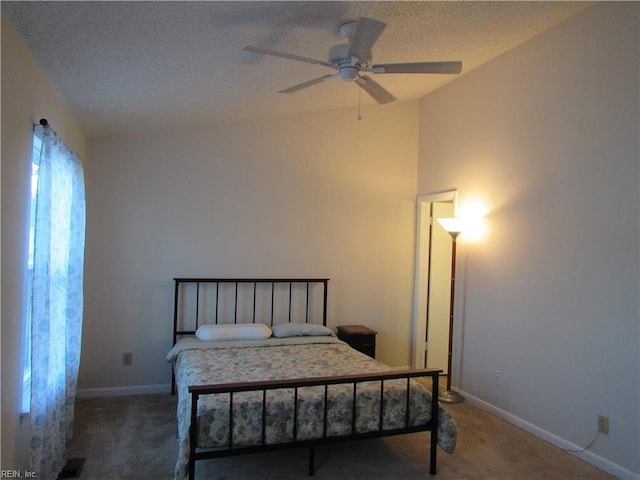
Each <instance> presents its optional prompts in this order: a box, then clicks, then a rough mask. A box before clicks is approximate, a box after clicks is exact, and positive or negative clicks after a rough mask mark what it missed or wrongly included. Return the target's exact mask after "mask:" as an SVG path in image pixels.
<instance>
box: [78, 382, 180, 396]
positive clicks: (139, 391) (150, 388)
mask: <svg viewBox="0 0 640 480" xmlns="http://www.w3.org/2000/svg"><path fill="white" fill-rule="evenodd" d="M170 392H171V385H170V384H168V383H166V384H165V383H163V384H159V385H138V386H133V387H108V388H79V389H78V390H77V392H76V396H77V397H78V398H95V397H119V396H123V395H148V394H151V393H170Z"/></svg>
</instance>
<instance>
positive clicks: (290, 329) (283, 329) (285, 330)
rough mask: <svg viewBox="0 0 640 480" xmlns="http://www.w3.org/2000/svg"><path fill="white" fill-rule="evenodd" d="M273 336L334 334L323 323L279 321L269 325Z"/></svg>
mask: <svg viewBox="0 0 640 480" xmlns="http://www.w3.org/2000/svg"><path fill="white" fill-rule="evenodd" d="M271 330H272V331H273V336H274V337H280V338H282V337H318V336H329V335H331V336H335V335H334V334H333V331H332V330H331V329H329V328H327V327H325V326H323V325H314V324H313V323H280V324H278V325H274V326H273V327H271Z"/></svg>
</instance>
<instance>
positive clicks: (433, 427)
mask: <svg viewBox="0 0 640 480" xmlns="http://www.w3.org/2000/svg"><path fill="white" fill-rule="evenodd" d="M174 281H175V303H174V328H173V332H174V333H173V340H174V344H175V343H176V341H177V338H178V337H179V336H184V335H193V334H194V333H195V329H194V330H191V329H186V330H183V329H181V327H180V326H179V320H180V316H181V315H180V313H181V312H180V308H181V303H180V300H181V296H180V286H181V285H183V284H195V286H196V292H195V302H196V305H195V307H194V311H195V325H196V329H197V327H198V325H199V324H200V317H199V316H200V304H199V302H200V286H201V284H214V285H215V307H214V311H215V313H214V317H215V318H214V322H213V323H218V309H219V303H218V301H219V295H218V294H219V287H220V284H231V285H235V292H234V304H235V305H234V314H233V316H234V318H233V323H249V322H255V321H256V290H257V285H259V284H261V285H262V284H267V285H268V284H271V316H270V322H271V325H273V322H274V302H275V293H274V290H275V288H276V287H275V286H276V284H285V285H286V284H288V285H289V307H288V310H289V318H288V321H289V322H291V321H292V316H291V315H292V307H291V305H292V303H291V302H292V298H293V295H294V294H293V287H292V286H293V285H294V284H302V285H306V300H305V302H306V303H305V311H306V314H305V322H308V321H309V320H310V318H309V316H310V299H309V291H310V286H311V285H314V284H320V285H321V286H322V288H323V290H322V305H321V306H320V311H321V318H322V324H323V325H325V326H326V322H327V286H328V281H329V279H327V278H315V279H314V278H278V279H276V278H263V279H259V278H175V279H174ZM239 284H253V308H252V310H253V313H252V315H251V317H252V318H251V319H250V320H248V319H245V321H241V322H238V316H237V315H238V285H239ZM208 323H212V322H208ZM441 372H442V370H437V369H420V370H404V371H392V372H384V373H374V374H361V375H341V376H332V377H315V378H301V379H284V380H273V381H261V382H240V383H230V384H220V385H191V386H189V394H190V395H191V424H190V427H189V438H190V449H191V450H190V455H189V464H188V468H189V478H190V479H191V480H193V479H195V462H196V461H197V460H203V459H210V458H219V457H225V456H234V455H243V454H249V453H257V452H263V451H269V450H277V449H284V448H302V447H305V448H308V449H309V463H308V467H309V468H308V473H309V475H310V476H312V475H313V474H314V471H315V466H314V461H315V447H316V446H318V445H323V444H328V443H335V442H341V441H350V440H357V439H366V438H375V437H385V436H392V435H400V434H406V433H415V432H421V431H428V432H430V437H431V438H430V448H429V473H430V474H431V475H434V474H435V473H436V460H437V440H438V438H437V437H438V435H437V430H438V418H439V417H438V378H439V375H440V373H441ZM173 375H175V374H173ZM416 377H430V378H431V382H432V390H431V404H430V412H431V418H430V420H429V421H428V422H427V423H426V424H424V425H418V426H411V425H409V417H410V411H409V394H410V381H411V379H412V378H416ZM397 379H406V382H407V386H406V418H405V426H404V427H400V428H394V429H389V430H384V429H383V416H384V411H383V408H380V411H379V418H378V429H377V430H375V431H371V432H366V433H358V432H356V428H355V426H356V391H357V385H358V383H362V382H375V381H378V382H380V405H383V400H384V393H385V392H384V383H385V381H388V380H397ZM338 384H352V385H353V399H352V402H353V403H352V412H353V416H352V425H351V433H349V434H346V435H340V436H327V420H328V416H327V404H328V402H327V396H328V387H329V385H338ZM312 386H315V387H324V395H325V398H324V412H323V418H324V421H323V423H324V425H323V436H322V437H321V438H317V439H312V440H298V439H297V438H296V435H297V420H298V419H297V406H298V405H297V403H298V402H297V399H298V389H299V388H303V387H312ZM281 388H290V389H293V391H294V399H293V400H294V401H293V405H294V407H293V408H294V413H293V418H294V424H293V439H292V441H290V442H286V443H278V444H268V443H266V438H265V432H266V426H265V425H266V394H267V391H269V390H275V389H281ZM248 391H257V392H262V396H263V400H262V405H263V414H262V441H261V443H260V444H259V445H253V446H234V445H233V433H232V432H233V415H232V411H233V400H234V398H233V397H234V393H237V392H248ZM174 392H175V376H173V377H172V393H174ZM221 393H224V394H227V393H228V394H229V396H230V402H229V409H230V410H229V419H230V422H231V424H230V425H229V443H228V445H226V446H224V447H220V448H216V449H209V450H202V449H198V448H197V436H198V430H197V428H198V422H197V411H198V400H199V398H200V396H202V395H209V394H221Z"/></svg>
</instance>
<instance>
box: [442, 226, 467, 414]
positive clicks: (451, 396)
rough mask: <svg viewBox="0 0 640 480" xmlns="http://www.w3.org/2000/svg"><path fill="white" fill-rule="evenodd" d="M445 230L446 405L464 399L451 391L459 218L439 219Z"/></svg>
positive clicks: (459, 230)
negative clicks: (447, 257)
mask: <svg viewBox="0 0 640 480" xmlns="http://www.w3.org/2000/svg"><path fill="white" fill-rule="evenodd" d="M438 221H439V222H440V224H441V225H442V226H443V227H444V229H445V230H446V231H447V232H448V233H449V235H451V289H450V292H449V352H448V356H447V389H446V390H445V391H443V392H440V395H438V400H440V401H441V402H444V403H461V402H464V397H463V396H462V395H460V394H459V393H457V392H453V391H451V377H452V368H451V364H452V358H453V311H454V305H455V289H456V245H457V242H456V240H457V239H458V235H460V232H461V231H462V229H461V228H460V227H461V225H460V222H459V219H457V218H441V219H438Z"/></svg>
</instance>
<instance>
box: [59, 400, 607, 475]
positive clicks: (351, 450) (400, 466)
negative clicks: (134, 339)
mask: <svg viewBox="0 0 640 480" xmlns="http://www.w3.org/2000/svg"><path fill="white" fill-rule="evenodd" d="M447 408H448V409H449V411H450V412H451V413H452V414H453V416H454V418H455V419H456V422H457V425H458V430H459V440H458V445H457V447H456V451H455V452H454V453H453V454H452V455H448V454H446V453H444V452H443V451H442V450H439V451H438V473H437V475H436V477H431V478H434V479H436V480H453V479H456V480H457V479H469V480H471V479H473V480H480V479H488V480H489V479H490V480H500V479H504V480H552V479H553V480H561V479H566V480H604V479H613V478H614V477H612V476H611V475H608V474H607V473H605V472H602V471H601V470H599V469H597V468H595V467H593V466H591V465H589V464H587V463H585V462H583V461H581V460H579V459H577V458H576V457H574V456H572V455H570V454H568V453H565V452H563V451H561V450H559V449H558V448H556V447H554V446H552V445H549V444H548V443H546V442H544V441H542V440H540V439H538V438H536V437H534V436H532V435H530V434H528V433H527V432H524V431H523V430H521V429H519V428H516V427H514V426H512V425H510V424H508V423H507V422H505V421H503V420H501V419H499V418H497V417H495V416H493V415H490V414H488V413H486V412H484V411H482V410H480V409H478V408H476V407H474V406H472V405H469V404H468V403H462V404H459V405H450V406H448V407H447ZM175 413H176V398H175V397H172V396H170V395H168V394H162V395H138V396H127V397H108V398H85V399H78V401H77V402H76V420H75V433H74V439H73V442H72V444H71V445H70V447H69V452H68V453H69V458H74V457H85V459H86V460H85V463H84V467H83V469H82V472H81V475H80V478H81V479H84V480H89V479H92V480H147V479H148V480H164V479H166V480H170V479H172V478H173V470H174V465H175V460H176V455H177V440H176V415H175ZM428 442H429V438H428V434H427V433H416V434H411V435H403V436H398V437H388V438H385V439H374V440H364V441H359V442H347V443H339V444H336V445H332V446H321V447H318V448H317V449H316V474H315V477H314V478H315V479H317V480H351V479H353V480H355V479H394V480H405V479H406V480H410V479H418V478H419V479H426V478H429V474H428ZM196 476H197V478H198V479H201V480H202V479H207V480H255V479H260V480H262V479H264V480H272V479H273V480H285V479H305V478H309V477H308V476H307V450H306V449H291V450H283V451H276V452H268V453H261V454H255V455H245V456H237V457H228V458H222V459H213V460H205V461H202V462H198V464H197V469H196Z"/></svg>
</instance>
